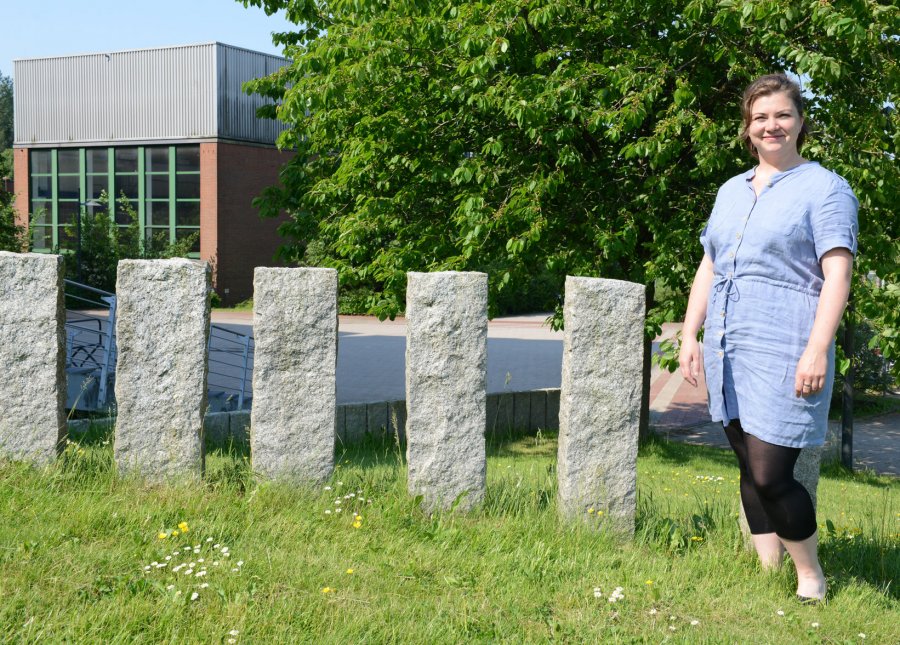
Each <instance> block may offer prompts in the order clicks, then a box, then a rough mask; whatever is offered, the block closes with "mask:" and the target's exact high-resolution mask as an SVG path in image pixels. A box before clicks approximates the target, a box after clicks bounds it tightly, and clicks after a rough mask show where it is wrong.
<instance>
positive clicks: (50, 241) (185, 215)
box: [29, 145, 200, 255]
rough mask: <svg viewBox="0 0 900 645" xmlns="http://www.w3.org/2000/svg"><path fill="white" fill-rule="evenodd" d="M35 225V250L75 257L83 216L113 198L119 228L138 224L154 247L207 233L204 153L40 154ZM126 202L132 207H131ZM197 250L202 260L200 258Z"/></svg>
mask: <svg viewBox="0 0 900 645" xmlns="http://www.w3.org/2000/svg"><path fill="white" fill-rule="evenodd" d="M29 167H30V171H31V172H30V174H31V204H30V210H31V225H32V230H33V237H32V239H33V245H34V249H35V250H36V251H37V250H43V251H50V250H52V249H54V248H59V249H74V248H75V245H76V240H75V239H74V238H75V236H74V235H72V234H69V233H68V232H67V231H68V230H69V228H67V227H69V225H70V224H74V223H75V221H76V217H77V214H78V213H79V212H80V211H81V210H82V209H87V210H88V211H91V212H93V211H94V210H96V209H97V208H98V206H97V200H99V199H100V197H101V196H102V195H103V194H104V193H105V194H107V195H108V196H109V197H110V202H111V203H110V204H109V206H108V208H109V209H110V213H111V214H113V216H114V220H115V223H116V224H117V225H119V226H128V225H129V224H131V218H130V217H129V216H128V212H129V210H131V211H133V212H134V213H135V214H136V216H137V222H138V225H139V227H140V230H141V235H142V236H143V238H144V239H145V240H147V241H148V242H150V243H163V244H166V243H171V242H175V241H176V240H178V239H182V238H184V237H187V236H189V235H193V234H195V233H197V232H198V231H199V230H200V147H199V146H196V145H194V146H128V147H112V148H105V147H104V148H59V149H40V150H32V151H31V155H30V163H29ZM123 196H124V201H123ZM199 247H200V243H199V241H198V242H197V243H196V244H195V245H194V249H193V250H194V255H196V254H197V252H199V250H200V248H199Z"/></svg>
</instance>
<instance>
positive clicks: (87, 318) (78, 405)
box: [65, 280, 117, 412]
mask: <svg viewBox="0 0 900 645" xmlns="http://www.w3.org/2000/svg"><path fill="white" fill-rule="evenodd" d="M65 296H66V380H67V390H68V391H67V396H66V407H67V408H69V409H73V408H74V409H76V410H82V411H86V412H92V411H95V410H103V409H106V408H108V407H109V406H110V404H111V402H112V392H113V384H114V382H115V374H116V358H117V355H116V338H115V336H116V332H115V330H116V296H115V294H112V293H109V292H107V291H103V290H102V289H95V288H94V287H89V286H87V285H85V284H79V283H77V282H74V281H72V280H66V294H65ZM70 303H72V304H77V305H79V306H80V307H86V308H83V309H74V308H70Z"/></svg>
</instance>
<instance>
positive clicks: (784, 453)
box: [725, 419, 816, 541]
mask: <svg viewBox="0 0 900 645" xmlns="http://www.w3.org/2000/svg"><path fill="white" fill-rule="evenodd" d="M725 435H726V436H727V437H728V441H729V443H730V444H731V447H732V449H733V450H734V452H735V454H736V455H737V458H738V466H739V467H740V470H741V501H742V502H743V504H744V513H745V514H746V515H747V524H749V525H750V532H751V533H752V534H754V535H759V534H761V533H776V534H777V535H778V537H781V538H784V539H785V540H795V541H799V540H805V539H806V538H808V537H809V536H811V535H812V534H813V533H815V531H816V510H815V508H813V503H812V499H811V498H810V496H809V493H808V492H807V491H806V489H805V488H804V487H803V485H802V484H800V482H798V481H797V480H796V479H794V464H795V463H797V457H799V456H800V448H788V447H786V446H776V445H775V444H772V443H767V442H765V441H763V440H762V439H759V438H757V437H754V436H753V435H749V434H747V433H746V432H744V429H743V428H742V427H741V422H740V420H738V419H734V420H733V421H731V423H729V424H728V425H727V426H725Z"/></svg>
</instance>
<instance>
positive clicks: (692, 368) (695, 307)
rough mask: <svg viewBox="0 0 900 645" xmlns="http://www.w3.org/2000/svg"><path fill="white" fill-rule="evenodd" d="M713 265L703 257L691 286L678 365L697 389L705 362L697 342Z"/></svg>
mask: <svg viewBox="0 0 900 645" xmlns="http://www.w3.org/2000/svg"><path fill="white" fill-rule="evenodd" d="M714 277H715V275H714V271H713V263H712V260H710V259H709V256H708V255H705V254H704V255H703V260H701V261H700V266H699V267H698V268H697V274H696V275H695V276H694V284H693V285H691V295H690V297H689V298H688V306H687V312H686V313H685V314H684V325H683V327H682V328H681V351H680V352H679V354H678V364H679V365H680V366H681V375H682V376H683V377H684V380H685V381H687V382H688V383H690V384H691V385H693V386H694V387H697V377H698V376H700V370H701V369H702V366H703V362H702V361H701V360H700V343H699V342H697V332H699V331H700V327H701V326H702V325H703V321H704V319H705V318H706V302H707V300H708V299H709V290H710V289H711V288H712V283H713V279H714Z"/></svg>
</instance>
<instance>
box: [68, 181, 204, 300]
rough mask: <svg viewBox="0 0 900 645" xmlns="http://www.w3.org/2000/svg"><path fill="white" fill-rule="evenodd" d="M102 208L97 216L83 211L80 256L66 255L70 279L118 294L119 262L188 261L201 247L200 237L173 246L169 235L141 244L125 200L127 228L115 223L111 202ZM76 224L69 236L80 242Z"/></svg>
mask: <svg viewBox="0 0 900 645" xmlns="http://www.w3.org/2000/svg"><path fill="white" fill-rule="evenodd" d="M99 201H100V204H101V207H100V208H98V209H97V210H96V211H95V212H93V213H89V212H87V211H86V210H82V211H81V215H80V219H81V249H80V253H78V252H76V253H67V254H64V255H63V257H64V261H65V264H66V275H67V276H69V277H71V278H73V279H75V280H78V281H79V282H81V283H83V284H86V285H88V286H91V287H94V288H96V289H103V290H104V291H110V292H114V291H115V289H116V270H117V267H118V264H119V260H128V259H142V260H154V259H160V258H173V257H186V256H187V255H188V253H190V251H191V249H192V248H193V247H194V245H195V244H196V243H197V240H198V238H199V233H195V234H193V235H190V236H188V237H186V238H182V239H180V240H177V241H176V242H174V243H171V242H169V239H168V235H166V234H165V233H160V234H157V235H154V236H152V237H149V238H147V239H145V240H141V235H140V226H139V225H138V217H137V213H136V212H135V211H134V209H133V208H132V207H131V202H129V201H128V200H127V199H126V198H125V197H124V196H122V197H121V198H120V199H119V202H118V204H119V208H120V209H121V210H122V211H123V212H124V213H125V214H126V216H127V217H128V219H129V224H128V225H127V226H124V227H122V226H118V225H116V224H115V223H114V222H113V221H112V217H111V215H110V213H109V209H107V208H105V206H106V204H107V203H108V198H107V197H106V195H103V196H102V197H101V198H100V200H99ZM77 228H78V227H77V225H76V224H70V225H68V226H67V227H66V235H67V236H68V237H69V238H70V239H72V240H76V239H77V237H78V230H77Z"/></svg>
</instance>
